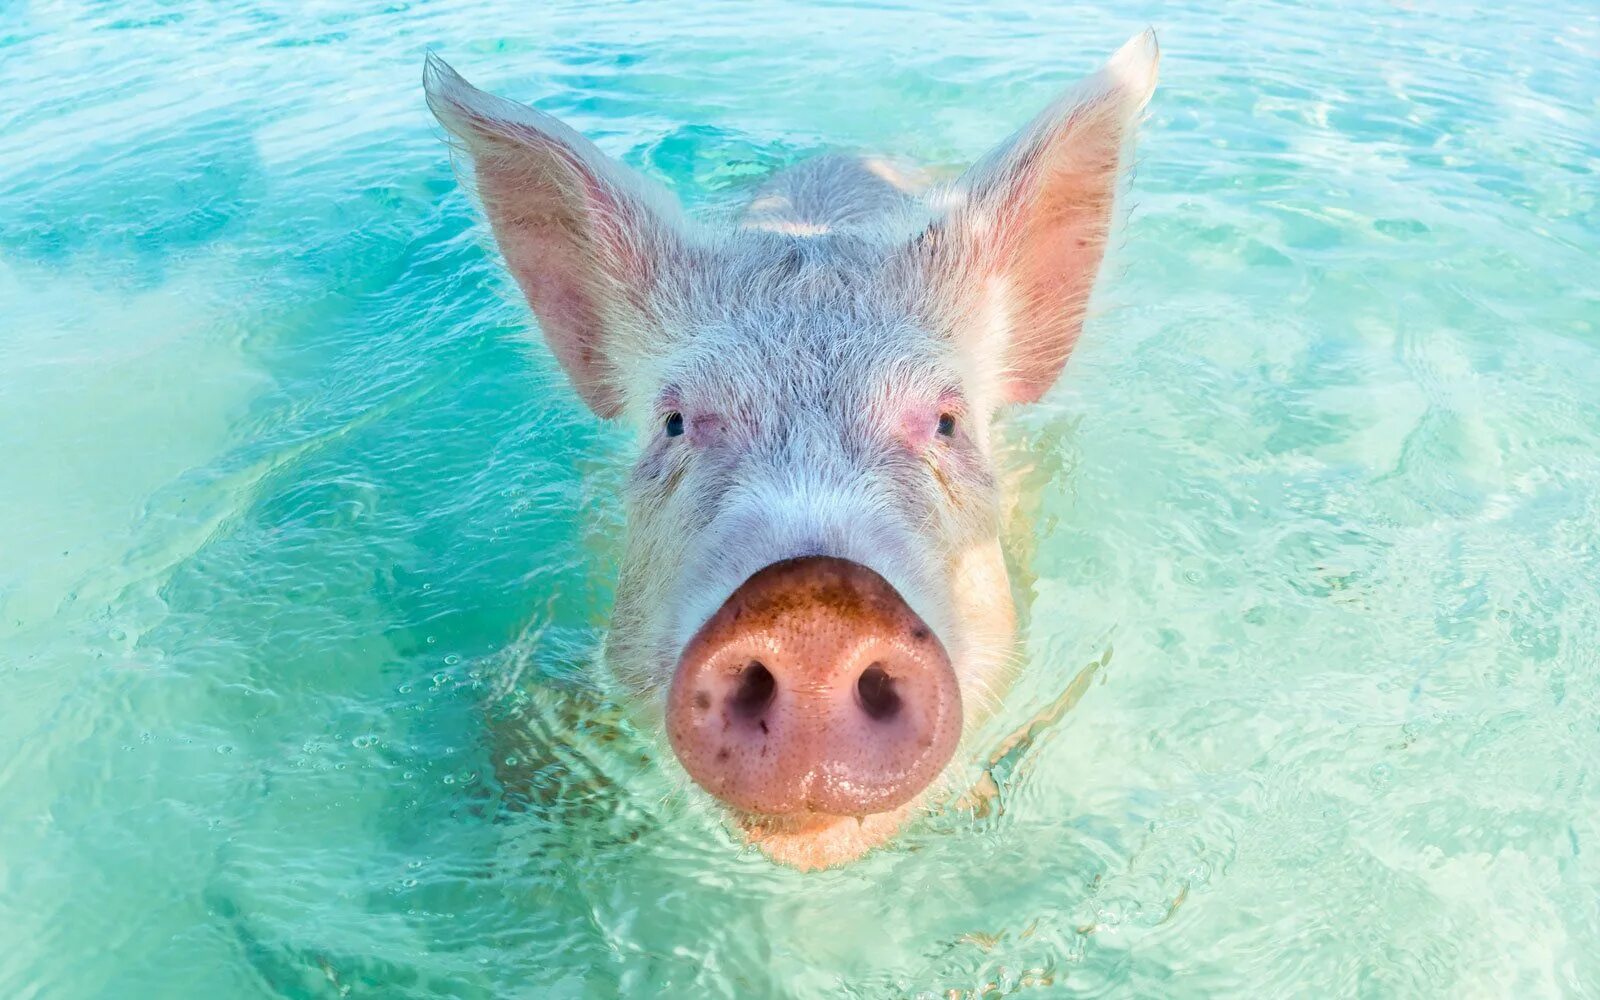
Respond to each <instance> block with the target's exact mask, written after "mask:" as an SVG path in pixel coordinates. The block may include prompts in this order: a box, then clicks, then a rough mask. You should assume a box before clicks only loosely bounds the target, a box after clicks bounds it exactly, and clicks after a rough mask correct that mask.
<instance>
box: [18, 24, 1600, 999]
mask: <svg viewBox="0 0 1600 1000" xmlns="http://www.w3.org/2000/svg"><path fill="white" fill-rule="evenodd" d="M921 7H927V8H928V9H917V8H921ZM1210 7H1211V5H1200V4H1197V3H1193V2H1192V0H1191V2H1185V3H1183V4H1181V5H1179V6H1175V7H1174V6H1166V5H1161V6H1158V5H1155V4H1139V3H1135V4H1132V5H1099V6H1096V5H1085V4H1079V5H1041V4H1035V3H1021V2H1014V0H1008V2H1005V3H999V4H995V5H990V6H986V7H983V8H981V9H980V8H978V7H977V6H975V5H967V4H959V3H955V2H942V3H932V4H927V5H922V4H918V5H901V4H893V3H887V4H879V5H875V6H873V7H871V8H870V9H858V8H852V7H847V6H844V5H837V4H827V5H818V6H809V7H803V6H799V5H793V4H781V5H780V4H760V5H755V4H743V3H697V4H693V5H688V4H685V5H674V6H669V5H650V6H646V5H592V4H564V5H559V6H555V5H545V4H526V3H522V4H512V3H504V4H494V3H486V2H472V3H467V2H455V0H448V2H440V3H416V4H409V5H408V4H406V3H395V4H392V5H390V6H389V7H388V8H387V9H383V10H379V9H378V7H376V6H374V5H363V4H353V3H351V4H343V5H341V4H339V3H333V2H316V3H287V2H284V3H278V4H265V5H257V4H251V5H246V4H241V3H231V2H230V3H218V4H207V5H198V4H196V5H187V6H185V5H175V4H158V3H154V2H150V0H138V2H132V3H122V4H44V3H38V4H33V3H28V2H23V3H20V4H10V5H5V6H3V7H0V218H3V219H4V224H3V225H0V315H3V316H4V322H3V323H0V443H3V444H0V449H3V451H0V454H3V457H4V463H3V466H0V470H3V471H0V516H3V526H0V996H5V997H8V998H9V997H17V998H33V997H40V998H45V997H51V998H54V997H63V998H65V997H119V998H122V997H189V996H192V997H265V996H285V997H333V996H372V997H446V996H448V997H509V996H523V997H541V998H542V997H568V996H571V997H604V996H611V995H615V994H617V993H623V994H627V995H633V996H654V995H656V992H657V991H658V990H661V989H670V990H672V991H675V995H680V996H695V997H700V996H740V997H748V996H763V995H774V996H796V997H821V996H827V997H834V996H862V997H882V996H930V997H948V996H955V997H960V996H1001V995H1010V994H1013V993H1015V994H1017V995H1019V996H1023V997H1031V996H1041V997H1042V996H1078V995H1109V996H1129V995H1141V996H1206V995H1218V994H1234V995H1253V996H1280V995H1289V994H1299V995H1311V996H1331V995H1362V996H1486V995H1515V996H1551V995H1560V994H1566V995H1587V996H1597V995H1600V902H1597V899H1600V888H1597V887H1600V653H1597V650H1600V298H1597V292H1596V283H1595V280H1594V270H1595V259H1596V255H1597V251H1600V205H1597V197H1600V180H1597V169H1600V128H1597V126H1596V122H1597V117H1600V15H1597V13H1596V12H1595V10H1594V8H1593V7H1592V6H1590V5H1586V4H1583V3H1578V2H1565V3H1564V2H1554V3H1542V4H1528V3H1522V4H1517V5H1515V6H1514V7H1513V8H1511V9H1507V10H1499V11H1496V12H1494V13H1493V14H1492V15H1490V14H1481V13H1479V12H1478V11H1477V10H1475V9H1471V8H1470V7H1469V6H1467V5H1448V4H1433V3H1429V2H1428V0H1418V2H1415V3H1394V4H1389V3H1361V4H1358V5H1354V6H1350V5H1344V4H1337V5H1336V4H1334V3H1331V2H1328V0H1320V2H1316V3H1312V4H1295V5H1288V4H1262V5H1257V6H1252V7H1236V6H1233V5H1229V6H1228V7H1227V9H1226V12H1225V13H1219V12H1218V11H1216V10H1212V9H1209V8H1210ZM1146 24H1154V25H1156V27H1157V29H1158V30H1159V32H1160V34H1161V39H1162V44H1163V48H1164V51H1165V61H1164V64H1163V68H1162V69H1163V82H1162V89H1161V90H1160V91H1158V93H1157V96H1156V98H1155V100H1154V102H1153V104H1152V105H1151V108H1150V112H1149V120H1148V122H1147V123H1146V125H1145V127H1144V130H1143V133H1142V135H1143V139H1142V142H1141V146H1140V161H1139V166H1138V171H1137V176H1136V178H1135V180H1134V182H1133V187H1132V192H1133V193H1132V197H1131V198H1130V199H1129V202H1128V204H1129V206H1130V208H1131V214H1130V216H1129V219H1128V223H1127V226H1126V230H1125V235H1124V240H1123V242H1122V244H1121V245H1120V246H1118V247H1117V248H1116V249H1115V252H1114V256H1113V260H1112V263H1111V266H1110V267H1108V269H1107V271H1106V277H1105V280H1104V282H1103V285H1102V288H1101V295H1100V297H1099V300H1098V303H1097V308H1096V312H1095V316H1094V319H1093V321H1092V322H1091V324H1090V326H1089V328H1088V330H1087V332H1086V333H1085V336H1084V338H1083V341H1082V344H1081V347H1080V348H1079V350H1078V352H1077V354H1076V356H1075V357H1074V360H1073V361H1072V363H1071V364H1070V365H1069V366H1068V370H1067V373H1066V377H1065V378H1064V379H1063V382H1062V384H1061V385H1060V386H1059V387H1058V388H1057V390H1056V391H1055V392H1054V393H1053V394H1052V395H1051V396H1050V397H1049V399H1048V400H1047V401H1046V402H1045V403H1044V404H1042V405H1040V406H1038V407H1036V408H1033V409H1031V410H1029V411H1027V412H1025V413H1019V414H1017V415H1016V416H1015V417H1014V418H1013V419H1011V420H1010V421H1009V428H1008V434H1009V438H1010V441H1011V442H1012V444H1011V446H1010V449H1009V451H1008V454H1007V459H1006V461H1007V462H1008V464H1009V465H1010V466H1011V467H1012V468H1013V469H1015V470H1017V474H1018V478H1020V479H1021V480H1022V481H1023V483H1024V489H1023V492H1022V494H1021V499H1020V502H1019V506H1020V508H1021V509H1022V511H1023V512H1024V513H1025V514H1026V515H1027V518H1026V520H1025V521H1024V522H1023V523H1025V524H1027V525H1028V527H1027V528H1026V529H1024V530H1019V531H1018V532H1016V533H1015V537H1013V538H1011V539H1010V541H1009V544H1010V548H1011V555H1012V557H1013V560H1014V562H1015V564H1016V567H1017V572H1018V573H1019V574H1020V576H1021V578H1022V580H1023V584H1024V587H1025V588H1026V590H1027V591H1028V592H1029V593H1030V594H1031V596H1032V600H1031V606H1030V607H1029V609H1028V612H1029V618H1030V620H1031V625H1030V627H1029V630H1028V634H1027V649H1028V654H1029V656H1028V659H1029V665H1028V668H1027V670H1026V672H1025V674H1024V675H1023V677H1022V679H1021V681H1020V682H1019V684H1018V686H1017V688H1016V689H1015V690H1014V691H1013V692H1012V694H1011V696H1010V699H1009V701H1008V703H1007V708H1006V710H1005V712H1004V713H1003V714H1002V717H1001V718H999V719H996V720H995V721H994V723H993V724H992V725H991V726H989V727H988V728H987V729H986V730H985V731H984V733H983V734H981V736H980V738H979V740H978V741H977V743H978V745H979V747H978V749H977V751H976V752H975V753H973V754H971V755H969V756H968V757H964V758H962V759H961V760H960V761H959V762H958V766H959V767H961V768H964V769H965V771H964V772H963V773H965V774H967V775H969V776H970V777H971V779H972V780H973V782H974V784H975V786H976V787H977V788H978V789H980V791H981V792H982V794H979V795H977V796H975V797H973V798H970V799H967V800H963V801H961V802H957V803H953V804H951V805H949V806H947V807H946V808H944V809H942V810H940V811H939V812H937V813H936V814H934V815H932V816H930V817H928V818H926V819H924V820H922V821H920V822H919V823H917V824H916V825H915V826H914V827H912V828H911V829H910V830H908V831H907V833H906V834H905V835H904V836H902V837H901V838H900V839H899V840H898V841H896V842H895V844H894V845H893V846H892V847H891V848H889V849H888V850H885V851H882V852H879V853H877V854H874V855H872V856H870V857H869V858H867V859H866V860H864V861H862V862H861V863H859V864H856V865H854V866H851V867H849V868H846V869H843V870H837V871H830V872H825V873H821V874H813V875H800V874H797V873H794V872H791V871H787V870H783V869H778V868H775V867H773V866H772V865H771V864H769V863H768V862H766V861H764V860H762V859H761V858H760V857H759V856H758V855H755V854H752V853H749V852H741V851H740V850H739V848H738V846H737V845H736V843H735V842H734V840H733V839H732V838H731V837H730V836H729V835H728V833H727V832H726V831H725V830H724V828H723V826H722V825H721V823H720V821H719V819H718V816H717V814H716V812H715V811H714V810H713V809H711V808H710V807H709V806H708V805H707V804H706V802H705V801H704V800H703V799H702V798H700V797H696V796H694V795H690V794H686V793H685V792H684V790H683V789H684V786H683V781H682V779H681V778H680V777H679V775H678V773H677V772H676V771H675V770H674V767H675V766H674V765H673V764H672V763H671V762H670V761H662V760H658V759H656V756H655V751H654V750H653V749H652V747H653V745H654V744H653V743H652V742H651V741H650V740H649V739H648V738H646V737H645V736H643V735H640V734H636V733H633V732H631V731H630V730H629V729H628V728H627V727H626V725H624V724H623V723H621V722H620V721H619V714H618V712H617V711H616V709H615V708H614V707H612V706H610V705H608V703H607V699H606V696H605V694H604V693H603V692H600V691H597V690H595V688H594V686H593V685H592V684H590V683H589V682H588V681H587V677H588V671H587V666H586V665H587V663H588V662H589V661H590V659H591V657H592V655H593V653H594V650H595V647H596V644H597V642H598V641H599V638H600V636H601V635H602V632H603V629H604V625H605V621H606V616H607V611H608V607H609V602H610V594H611V581H612V579H613V576H614V573H615V570H616V563H617V558H618V547H617V543H616V535H617V532H618V529H619V525H620V511H619V510H618V509H617V507H616V500H615V498H616V492H617V487H618V483H619V480H620V476H619V471H618V469H619V463H621V462H622V461H624V460H625V459H626V452H627V448H628V442H627V441H626V440H625V438H624V436H623V435H622V434H620V433H619V432H617V431H616V430H614V429H610V428H607V427H604V426H601V425H598V424H597V423H596V422H595V421H593V420H592V419H591V418H590V417H589V416H587V415H586V413H585V412H584V411H583V410H582V408H581V407H580V405H579V404H578V403H577V402H576V401H575V399H574V397H573V396H572V395H571V394H570V393H569V392H568V391H566V390H565V389H564V388H563V387H562V386H561V384H560V380H559V377H558V376H557V374H556V370H555V367H554V364H553V362H552V361H551V360H550V358H549V356H548V354H546V353H545V352H544V350H543V349H542V348H539V347H536V346H535V347H532V348H531V349H530V347H529V346H528V344H527V341H526V340H525V336H526V329H527V323H526V320H525V319H524V314H523V311H522V309H521V307H520V306H518V305H517V304H516V303H515V301H514V300H513V299H512V297H511V289H510V285H509V282H508V281H507V280H506V279H505V278H504V277H503V276H502V275H501V274H500V273H499V272H498V271H497V270H496V265H495V263H494V262H493V260H492V258H491V257H490V256H489V255H487V254H486V253H485V250H484V238H483V232H482V229H481V227H480V225H479V223H478V221H477V218H476V216H475V214H474V211H473V209H472V207H471V205H470V204H469V203H468V202H467V200H466V199H465V198H464V197H463V195H462V193H461V191H460V190H459V188H458V186H457V184H456V181H455V179H454V177H453V176H452V174H451V172H450V168H449V166H448V163H447V160H446V157H445V154H444V149H443V147H442V146H441V144H440V142H439V139H438V134H437V130H436V128H435V127H434V126H433V125H432V123H431V121H430V119H429V118H428V117H427V115H426V112H425V110H424V107H423V103H422V94H421V89H420V84H419V78H420V74H421V65H422V57H423V53H424V52H425V50H427V49H429V48H433V49H436V50H437V51H439V52H440V53H441V54H442V55H443V56H445V57H446V58H447V59H449V60H451V61H452V62H453V63H455V64H456V65H457V66H458V67H459V68H461V69H462V70H463V72H465V73H466V74H467V75H468V76H469V77H471V78H472V79H473V80H474V81H475V82H477V83H479V84H480V85H482V86H484V87H486V88H488V89H491V90H494V91H498V92H501V93H505V94H507V95H510V96H514V97H517V98H519V99H526V100H537V101H538V102H539V104H540V106H541V107H543V108H545V109H547V110H549V111H552V112H554V113H556V114H558V115H560V116H562V117H564V118H565V119H566V120H568V121H570V122H572V123H573V124H574V125H576V126H578V127H579V128H581V129H583V130H585V131H586V132H588V133H589V134H590V135H592V136H594V137H595V138H596V139H597V141H598V142H599V143H600V145H601V146H602V147H604V148H605V149H606V150H608V151H609V152H612V153H614V154H616V155H619V156H621V157H622V158H624V159H625V160H626V161H628V162H629V163H631V164H632V165H633V166H635V167H637V168H638V169H640V170H642V171H644V172H646V173H648V174H651V175H654V176H655V177H657V178H660V179H661V180H663V181H665V182H666V183H667V184H669V185H670V186H672V187H673V188H675V189H676V190H677V191H678V192H679V193H680V194H681V195H682V197H683V198H684V199H685V200H686V201H687V202H689V203H690V204H691V205H694V206H696V207H698V208H700V209H703V210H705V211H709V212H717V211H721V210H723V209H725V208H726V207H727V206H728V205H729V204H731V203H733V202H734V201H736V200H737V199H738V198H740V197H741V196H743V195H744V194H745V193H747V192H748V191H749V190H750V189H751V187H752V186H753V185H755V184H757V183H758V182H759V181H760V179H761V178H762V177H763V176H764V175H766V174H767V173H768V172H770V171H772V170H773V169H776V168H778V167H780V166H782V165H784V164H787V163H789V162H792V161H794V160H796V159H798V158H800V157H802V156H804V155H807V154H809V153H811V152H813V151H816V150H820V149H824V148H835V147H856V148H867V149H873V150H881V151H886V152H890V153H897V154H905V155H909V156H913V157H917V158H920V159H923V160H925V161H928V162H931V163H933V164H936V165H956V164H960V163H963V162H965V161H967V160H969V159H971V158H972V157H974V156H976V155H977V154H979V153H980V152H982V151H983V150H984V149H985V148H986V147H987V146H988V145H989V144H990V143H992V142H994V141H996V140H998V139H999V138H1000V137H1001V136H1003V135H1004V134H1005V133H1006V132H1007V131H1008V130H1009V129H1010V128H1011V127H1013V126H1015V125H1017V124H1019V123H1020V122H1021V121H1022V120H1023V119H1024V118H1025V117H1027V116H1028V115H1029V114H1031V113H1032V111H1033V110H1034V109H1036V108H1037V107H1039V106H1041V105H1042V104H1043V103H1044V102H1046V101H1047V100H1048V99H1049V97H1050V96H1051V95H1052V93H1053V92H1054V91H1055V90H1056V89H1057V88H1058V87H1060V86H1062V85H1064V84H1065V83H1066V82H1068V81H1069V80H1070V79H1072V78H1073V77H1075V76H1077V75H1079V74H1080V73H1083V72H1087V71H1088V70H1090V69H1091V68H1092V67H1093V66H1094V65H1095V64H1096V62H1097V61H1098V60H1099V59H1100V58H1102V57H1103V56H1104V55H1106V54H1108V53H1109V52H1110V51H1112V50H1113V49H1114V48H1116V47H1117V46H1118V45H1119V44H1120V43H1121V42H1122V41H1123V40H1124V39H1126V38H1127V37H1128V36H1129V35H1131V34H1133V33H1134V32H1135V31H1137V30H1139V29H1141V28H1143V27H1144V26H1145V25H1146ZM1018 732H1020V733H1021V734H1022V737H1021V738H1020V739H1013V735H1014V734H1016V733H1018Z"/></svg>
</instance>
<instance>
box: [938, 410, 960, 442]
mask: <svg viewBox="0 0 1600 1000" xmlns="http://www.w3.org/2000/svg"><path fill="white" fill-rule="evenodd" d="M939 433H940V434H942V435H944V436H945V437H955V436H956V415H955V414H954V413H941V414H939Z"/></svg>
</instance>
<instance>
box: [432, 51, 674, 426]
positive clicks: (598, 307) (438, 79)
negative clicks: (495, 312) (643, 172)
mask: <svg viewBox="0 0 1600 1000" xmlns="http://www.w3.org/2000/svg"><path fill="white" fill-rule="evenodd" d="M425 82H426V85H427V89H428V103H429V106H430V107H431V108H432V109H433V110H434V113H435V114H436V115H437V116H438V118H439V120H440V122H441V123H442V124H443V125H444V126H445V127H446V128H447V129H449V130H450V131H451V133H452V134H454V135H455V136H456V137H457V138H458V139H459V140H460V141H461V143H462V145H463V146H464V147H465V150H466V152H467V153H468V154H469V155H470V156H471V157H472V161H473V172H474V175H475V178H476V181H477V187H478V194H479V196H480V198H481V199H482V201H483V206H484V211H485V213H486V214H487V215H488V217H489V222H490V224H491V226H492V228H493V230H494V236H495V241H496V242H497V243H498V244H499V246H500V250H501V253H502V254H503V255H504V257H505V260H506V264H507V266H508V267H509V269H510V271H511V274H512V276H513V277H514V278H515V279H516V281H517V285H518V286H519V287H520V288H521V289H522V292H523V294H524V295H525V296H526V297H527V299H528V304H529V305H530V306H532V307H533V311H534V314H535V315H536V316H537V317H538V319H539V327H540V330H541V331H542V332H543V334H544V337H545V340H546V341H547V342H548V343H549V345H550V349H551V352H552V353H554V354H555V356H556V360H558V361H559V362H560V363H561V366H562V368H563V369H565V371H566V373H567V376H568V378H570V379H571V381H572V384H573V386H574V388H576V389H577V391H578V394H579V395H580V396H582V397H583V400H584V401H585V402H586V403H587V404H588V405H589V407H590V408H591V409H593V410H594V411H595V412H596V413H597V414H599V415H600V416H603V417H613V416H616V415H617V414H618V413H620V411H621V409H622V403H623V392H622V388H621V384H620V380H619V379H618V378H617V377H616V372H615V371H614V369H615V367H616V366H617V364H618V362H619V360H622V356H623V355H626V354H627V353H628V352H629V349H630V346H636V345H630V343H629V341H630V339H632V340H636V339H637V334H638V332H639V330H640V329H641V328H647V327H649V325H650V321H649V317H648V315H647V310H648V302H649V300H650V297H651V295H650V293H651V290H652V286H653V284H654V282H655V280H656V277H657V275H658V274H659V273H660V272H661V264H660V261H659V260H658V258H659V257H661V256H663V255H667V254H672V255H675V256H678V255H679V251H680V250H681V243H680V242H679V240H678V238H677V237H678V231H677V228H676V226H675V225H674V220H675V218H676V216H675V213H674V212H673V210H672V209H671V208H670V207H669V206H666V205H665V204H657V203H656V201H655V199H653V197H652V196H650V195H648V194H647V191H646V186H645V184H644V182H643V181H641V180H639V179H637V178H634V177H632V176H631V175H630V174H629V173H628V171H626V170H625V169H624V168H623V167H621V166H620V165H618V164H616V163H614V162H613V161H611V160H610V159H609V158H607V157H606V156H605V155H604V154H603V153H601V152H600V151H599V150H598V149H596V148H595V147H594V146H593V144H591V143H590V142H589V141H588V140H587V139H585V138H583V137H582V136H581V135H579V134H578V133H577V132H574V131H573V130H572V129H570V128H568V127H567V126H565V125H563V124H562V123H560V122H558V121H556V120H555V119H553V118H550V117H548V116H546V115H543V114H540V113H539V112H537V111H535V110H533V109H532V108H528V107H525V106H522V105H519V104H514V103H512V102H510V101H505V100H501V99H500V98H496V97H493V96H491V95H488V94H485V93H483V92H482V91H479V90H476V89H475V88H473V87H472V86H471V85H470V84H468V83H467V82H466V81H465V80H463V79H461V77H460V76H458V75H456V73H455V72H454V71H453V70H451V69H450V68H449V67H448V66H446V65H444V64H443V63H442V62H440V61H439V60H437V59H430V61H429V64H428V73H427V76H426V79H425ZM663 209H664V211H663Z"/></svg>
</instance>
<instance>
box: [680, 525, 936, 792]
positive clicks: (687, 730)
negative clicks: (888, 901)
mask: <svg viewBox="0 0 1600 1000" xmlns="http://www.w3.org/2000/svg"><path fill="white" fill-rule="evenodd" d="M667 735H668V738H669V739H671V741H672V748H673V750H674V751H675V752H676V753H677V755H678V759H679V760H681V761H682V762H683V766H684V768H685V769H686V770H687V771H688V772H689V776H690V777H692V778H693V779H694V780H695V781H696V782H697V783H698V784H699V785H700V786H701V787H703V788H704V789H706V791H708V792H710V793H711V794H712V795H715V796H716V797H717V798H719V799H721V800H722V801H723V802H725V803H727V804H728V805H730V806H732V807H734V808H735V809H739V810H743V811H746V812H752V813H762V814H768V815H781V814H794V813H823V814H829V815H835V816H861V815H866V814H869V813H876V812H883V811H886V810H889V809H894V808H896V807H897V806H901V805H904V804H905V803H907V802H909V801H911V800H912V799H913V798H915V797H916V796H917V794H918V793H919V792H921V791H922V790H923V789H924V788H926V787H927V786H928V784H929V782H931V781H932V780H933V779H934V777H935V776H937V775H938V774H939V772H940V771H942V770H943V769H944V766H945V764H946V763H948V762H949V760H950V757H951V755H952V754H953V753H954V752H955V748H956V742H957V741H958V740H959V738H960V736H961V693H960V689H959V688H958V687H957V685H956V676H955V671H954V670H953V669H952V668H951V666H950V657H949V656H948V655H947V654H946V653H945V650H944V647H943V646H942V645H941V644H940V642H939V640H938V638H937V637H936V636H934V634H933V631H932V629H930V628H928V626H927V625H926V624H925V623H924V622H923V621H922V619H920V618H918V617H917V615H916V614H915V613H914V612H913V611H912V610H911V609H910V608H909V607H907V606H906V603H905V601H904V600H902V599H901V597H900V595H899V594H898V593H896V592H895V589H894V588H893V587H891V586H890V585H889V583H888V582H887V581H886V580H884V579H883V577H881V576H879V575H878V574H876V573H874V572H873V571H872V570H870V569H867V568H866V567H865V566H861V565H859V564H857V563H852V562H847V561H845V560H842V559H833V558H826V557H820V556H819V557H808V558H804V559H791V560H788V561H786V562H781V563H774V564H773V565H771V566H768V567H766V568H765V569H763V570H761V571H760V572H758V573H757V574H756V575H754V576H752V577H751V578H750V579H748V580H746V581H745V582H744V583H743V584H742V585H741V586H740V587H739V589H738V590H736V591H734V593H733V595H732V596H731V597H729V598H728V600H727V601H726V602H725V603H724V604H723V605H722V607H721V608H720V609H719V610H718V611H717V613H716V614H714V615H712V616H711V619H710V620H709V621H708V622H706V624H705V625H704V626H703V627H702V628H701V629H700V631H699V632H698V633H696V635H695V636H694V638H693V639H691V640H690V641H689V644H688V645H687V646H686V647H685V648H684V651H683V656H682V658H681V659H680V660H679V662H678V669H677V674H676V675H675V676H674V678H673V681H672V690H671V692H670V693H669V694H668V698H667Z"/></svg>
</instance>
